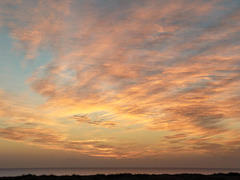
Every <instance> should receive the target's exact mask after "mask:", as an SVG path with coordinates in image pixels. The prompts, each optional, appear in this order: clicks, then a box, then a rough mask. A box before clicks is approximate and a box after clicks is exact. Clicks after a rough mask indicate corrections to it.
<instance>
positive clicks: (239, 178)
mask: <svg viewBox="0 0 240 180" xmlns="http://www.w3.org/2000/svg"><path fill="white" fill-rule="evenodd" d="M24 179H27V180H32V179H36V180H45V179H47V180H55V179H56V180H62V179H69V180H75V179H76V180H77V179H80V180H105V179H106V180H122V179H124V180H140V179H144V180H157V179H167V180H168V179H169V180H174V179H182V180H188V179H196V180H198V179H216V180H221V179H236V180H240V174H239V173H228V174H212V175H202V174H175V175H168V174H162V175H144V174H113V175H103V174H98V175H88V176H80V175H72V176H54V175H50V176H47V175H42V176H35V175H31V174H29V175H23V176H17V177H0V180H24Z"/></svg>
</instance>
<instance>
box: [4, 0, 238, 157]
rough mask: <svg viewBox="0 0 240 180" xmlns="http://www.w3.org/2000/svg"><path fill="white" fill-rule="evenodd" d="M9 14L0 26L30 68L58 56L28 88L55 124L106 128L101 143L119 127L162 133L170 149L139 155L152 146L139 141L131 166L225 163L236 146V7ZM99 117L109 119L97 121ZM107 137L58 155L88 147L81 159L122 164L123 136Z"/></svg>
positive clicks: (85, 7)
mask: <svg viewBox="0 0 240 180" xmlns="http://www.w3.org/2000/svg"><path fill="white" fill-rule="evenodd" d="M2 4H3V6H2V7H4V8H5V9H7V10H4V11H3V13H2V14H1V16H2V17H3V18H2V19H4V20H3V22H1V24H4V25H5V26H7V27H8V28H9V30H10V34H11V36H12V38H13V39H14V40H16V42H17V46H20V47H21V48H22V50H24V52H25V53H26V58H27V59H34V58H35V57H36V56H37V54H38V53H40V51H41V50H44V49H45V50H49V51H52V52H53V54H54V58H53V59H52V61H51V62H50V63H49V64H47V65H45V66H41V67H39V68H38V69H36V70H35V72H34V74H33V75H32V77H29V79H28V80H27V81H28V83H29V85H30V86H31V88H32V89H33V90H34V91H35V92H37V93H38V94H40V95H42V96H44V97H46V98H47V100H46V102H45V103H44V104H43V105H41V107H39V108H40V109H41V111H42V112H45V113H46V112H47V113H46V114H47V115H48V116H51V118H55V119H56V122H58V121H60V120H61V121H65V122H68V123H70V124H71V123H72V124H74V125H75V123H78V125H79V126H80V127H82V126H84V125H90V126H93V127H96V128H103V127H104V130H102V131H103V132H102V133H104V131H108V130H107V129H112V128H113V127H114V128H116V129H122V130H123V131H126V133H130V131H129V129H131V130H132V131H134V130H135V131H137V132H139V131H144V132H151V133H156V134H157V133H163V132H164V133H165V135H163V136H162V139H161V140H162V142H164V148H162V149H161V148H160V149H161V150H160V149H158V148H157V147H158V146H154V145H150V146H149V149H148V150H146V148H145V149H144V150H145V153H143V152H142V151H140V150H134V148H136V149H137V148H138V147H139V146H142V145H143V144H144V143H146V142H145V140H142V144H141V143H140V142H141V141H140V139H138V140H137V143H139V144H137V143H136V144H135V146H134V147H129V148H132V149H133V151H132V154H131V153H129V154H128V153H127V152H125V153H126V154H127V155H126V156H129V157H130V156H138V155H137V154H141V153H142V156H147V155H150V154H151V155H156V156H158V155H159V152H160V153H164V152H165V151H167V150H166V149H168V148H169V149H174V148H179V150H182V151H183V152H184V151H191V150H194V151H196V152H198V151H199V152H205V151H207V152H208V151H213V150H216V149H218V151H219V152H224V153H225V152H230V151H231V149H234V148H236V146H238V141H239V135H237V134H235V131H236V130H237V129H238V130H239V128H240V124H239V117H240V109H239V107H240V105H239V100H238V99H239V98H240V94H239V89H240V87H239V85H240V66H239V65H240V63H239V56H240V53H239V52H240V51H239V48H240V44H239V42H240V41H239V33H240V28H239V27H240V24H239V23H240V21H239V20H240V19H239V10H240V4H239V2H238V1H234V0H231V1H224V0H223V1H217V0H216V1H203V0H202V1H188V0H187V1H186V0H180V1H111V2H107V1H101V2H97V1H90V2H87V1H84V2H82V1H60V2H59V1H51V2H48V1H46V2H45V1H31V2H30V1H29V2H28V1H23V2H21V3H20V2H19V3H16V2H15V3H13V2H6V3H2ZM8 14H10V15H11V18H10V19H8V18H7V15H8ZM99 112H105V113H106V114H108V116H103V117H99V116H95V114H97V113H99ZM10 114H15V113H10ZM63 119H64V120H63ZM60 124H61V123H60ZM25 130H26V129H22V130H21V131H17V132H18V133H21V132H22V131H25ZM8 131H9V129H2V134H4V136H7V137H8V138H10V139H11V138H12V139H14V138H15V139H16V140H17V139H19V138H20V139H21V138H22V135H19V136H18V135H16V136H14V135H12V136H13V137H11V136H10V135H8ZM26 131H28V130H26ZM131 133H132V132H131ZM232 134H235V135H237V137H236V138H237V139H234V138H233V137H232ZM131 135H133V134H131ZM109 136H111V138H112V141H111V143H109V144H111V146H110V145H109V147H108V143H107V142H106V143H105V144H99V143H97V142H94V143H93V142H92V143H90V144H88V145H86V143H85V144H84V143H83V142H74V141H61V140H59V139H57V140H54V141H55V145H54V146H56V147H62V148H66V149H72V150H79V149H78V148H77V147H78V146H82V145H83V146H84V147H85V146H86V147H87V146H91V148H87V149H83V150H79V151H80V152H85V153H88V154H90V155H95V156H97V155H102V156H114V157H118V156H119V157H124V155H123V154H124V151H122V150H121V151H120V150H119V152H118V153H117V151H118V150H117V149H114V147H115V146H113V144H114V143H113V142H114V141H116V143H118V142H119V141H118V140H117V139H118V137H117V135H115V134H114V133H110V134H109ZM133 136H134V135H133ZM207 136H209V137H207ZM23 139H24V138H23ZM146 139H147V137H146ZM36 141H37V140H36V139H35V140H34V142H36ZM124 141H125V142H130V143H131V142H132V140H130V139H125V140H124ZM60 142H61V143H62V144H63V145H60ZM44 143H46V141H44ZM156 144H157V143H156ZM48 146H51V144H49V143H48ZM105 146H106V147H105ZM122 146H124V145H122ZM226 146H228V147H226ZM100 147H103V148H102V150H101V153H100V152H98V150H99V149H101V148H100ZM104 147H105V148H104ZM124 147H127V146H124ZM94 148H95V150H94ZM238 148H239V146H238ZM129 152H130V151H129ZM104 153H105V154H104ZM110 154H111V155H110ZM120 154H121V155H120ZM130 154H131V155H130ZM133 154H134V155H133ZM139 156H140V155H139Z"/></svg>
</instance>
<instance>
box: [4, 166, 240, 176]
mask: <svg viewBox="0 0 240 180" xmlns="http://www.w3.org/2000/svg"><path fill="white" fill-rule="evenodd" d="M230 172H234V173H240V168H239V169H236V168H235V169H228V168H11V169H10V168H9V169H6V168H5V169H0V177H11V176H21V175H27V174H32V175H57V176H60V175H73V174H75V175H96V174H106V175H107V174H121V173H131V174H182V173H188V174H214V173H230Z"/></svg>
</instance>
